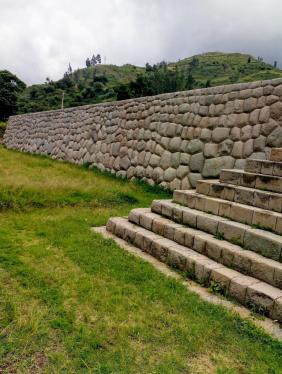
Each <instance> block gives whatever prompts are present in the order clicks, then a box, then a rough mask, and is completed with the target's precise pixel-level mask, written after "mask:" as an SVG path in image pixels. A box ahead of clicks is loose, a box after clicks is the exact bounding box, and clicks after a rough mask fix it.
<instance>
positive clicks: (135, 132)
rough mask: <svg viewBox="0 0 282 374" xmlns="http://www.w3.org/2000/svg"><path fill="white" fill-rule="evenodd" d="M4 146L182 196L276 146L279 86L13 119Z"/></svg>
mask: <svg viewBox="0 0 282 374" xmlns="http://www.w3.org/2000/svg"><path fill="white" fill-rule="evenodd" d="M4 141H5V144H6V146H7V147H8V148H13V149H18V150H21V151H26V152H32V153H38V154H45V155H50V156H51V157H52V158H55V159H61V160H68V161H70V162H74V163H78V164H83V163H90V164H93V165H95V166H97V167H98V168H99V169H101V170H108V171H111V172H112V173H115V174H117V175H118V176H121V177H127V178H129V179H131V178H140V179H144V180H146V181H147V182H149V183H151V184H154V183H159V184H161V185H163V186H167V187H170V188H171V189H176V188H182V189H187V188H190V187H191V186H192V187H194V186H195V183H196V181H197V180H198V179H201V178H211V177H217V176H218V175H219V172H220V170H221V169H222V168H233V167H235V168H242V167H243V166H244V162H245V159H246V158H249V157H253V158H261V159H264V158H266V156H267V154H268V153H269V151H270V149H271V147H281V146H282V79H275V80H268V81H259V82H252V83H244V84H234V85H227V86H220V87H211V88H206V89H197V90H192V91H185V92H177V93H170V94H163V95H158V96H153V97H144V98H138V99H132V100H127V101H120V102H112V103H105V104H98V105H88V106H83V107H76V108H69V109H65V110H57V111H49V112H41V113H32V114H26V115H19V116H13V117H11V118H10V119H9V124H8V128H7V130H6V133H5V137H4Z"/></svg>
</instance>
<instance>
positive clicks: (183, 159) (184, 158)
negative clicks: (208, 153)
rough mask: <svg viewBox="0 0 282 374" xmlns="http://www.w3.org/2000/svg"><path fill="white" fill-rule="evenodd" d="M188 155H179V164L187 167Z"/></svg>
mask: <svg viewBox="0 0 282 374" xmlns="http://www.w3.org/2000/svg"><path fill="white" fill-rule="evenodd" d="M190 157H191V156H190V155H188V154H187V153H181V154H180V163H181V164H182V165H189V162H190Z"/></svg>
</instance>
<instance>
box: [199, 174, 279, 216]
mask: <svg viewBox="0 0 282 374" xmlns="http://www.w3.org/2000/svg"><path fill="white" fill-rule="evenodd" d="M196 191H197V192H198V193H200V194H203V195H207V196H212V197H217V198H220V199H224V200H229V201H234V202H236V203H241V204H249V205H252V206H255V207H258V208H262V209H267V210H271V211H275V212H279V213H281V212H282V196H281V194H278V193H275V192H269V191H262V190H256V189H254V188H248V187H241V186H236V185H233V184H228V183H220V182H219V181H217V180H214V179H213V180H200V181H198V182H197V187H196Z"/></svg>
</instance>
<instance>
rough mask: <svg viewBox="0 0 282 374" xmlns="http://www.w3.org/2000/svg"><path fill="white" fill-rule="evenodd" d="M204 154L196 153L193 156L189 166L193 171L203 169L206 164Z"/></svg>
mask: <svg viewBox="0 0 282 374" xmlns="http://www.w3.org/2000/svg"><path fill="white" fill-rule="evenodd" d="M204 160H205V158H204V155H203V153H196V154H194V155H192V156H191V158H190V163H189V167H190V170H191V171H201V170H202V168H203V165H204Z"/></svg>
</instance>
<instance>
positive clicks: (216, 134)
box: [212, 127, 230, 143]
mask: <svg viewBox="0 0 282 374" xmlns="http://www.w3.org/2000/svg"><path fill="white" fill-rule="evenodd" d="M229 133H230V129H228V128H225V127H217V128H216V129H214V130H213V132H212V140H213V141H214V142H216V143H220V142H222V141H223V140H225V139H226V138H228V136H229Z"/></svg>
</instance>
